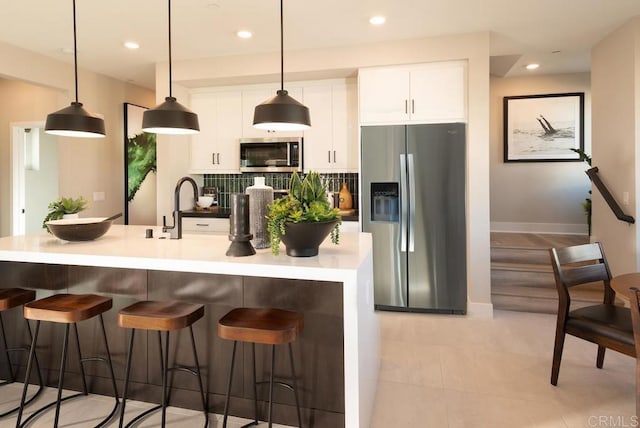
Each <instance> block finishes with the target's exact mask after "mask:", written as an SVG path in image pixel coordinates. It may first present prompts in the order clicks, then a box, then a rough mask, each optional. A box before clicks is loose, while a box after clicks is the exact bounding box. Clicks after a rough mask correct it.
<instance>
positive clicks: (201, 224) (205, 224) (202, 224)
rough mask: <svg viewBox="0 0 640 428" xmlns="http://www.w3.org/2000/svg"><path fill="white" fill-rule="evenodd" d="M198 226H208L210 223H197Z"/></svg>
mask: <svg viewBox="0 0 640 428" xmlns="http://www.w3.org/2000/svg"><path fill="white" fill-rule="evenodd" d="M196 226H201V227H207V226H209V225H208V224H207V223H196Z"/></svg>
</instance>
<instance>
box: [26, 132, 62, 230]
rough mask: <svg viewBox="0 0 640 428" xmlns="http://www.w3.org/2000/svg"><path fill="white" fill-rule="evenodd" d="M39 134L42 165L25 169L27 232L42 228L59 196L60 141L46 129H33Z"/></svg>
mask: <svg viewBox="0 0 640 428" xmlns="http://www.w3.org/2000/svg"><path fill="white" fill-rule="evenodd" d="M33 133H35V134H37V135H38V137H37V138H38V141H39V144H40V167H39V168H38V169H37V170H35V169H26V170H25V174H24V175H25V177H24V179H25V185H24V187H25V225H26V227H25V232H26V233H27V234H30V233H37V232H39V231H41V230H42V220H43V219H44V218H45V216H46V215H47V212H48V209H47V207H48V206H49V202H51V201H53V200H55V199H56V198H58V195H59V194H60V192H59V190H58V141H57V138H56V137H55V136H53V135H49V134H45V132H44V129H42V128H35V129H31V134H33Z"/></svg>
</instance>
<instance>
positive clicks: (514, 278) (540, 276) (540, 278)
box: [491, 269, 556, 289]
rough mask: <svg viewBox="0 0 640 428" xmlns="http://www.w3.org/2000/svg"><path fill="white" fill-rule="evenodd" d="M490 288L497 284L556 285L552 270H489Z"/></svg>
mask: <svg viewBox="0 0 640 428" xmlns="http://www.w3.org/2000/svg"><path fill="white" fill-rule="evenodd" d="M491 284H492V288H493V287H494V286H498V285H508V286H511V287H546V288H553V289H555V287H556V282H555V278H554V277H553V273H552V272H539V271H538V272H536V271H521V270H496V269H492V270H491Z"/></svg>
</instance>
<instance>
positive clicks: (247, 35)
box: [236, 30, 253, 39]
mask: <svg viewBox="0 0 640 428" xmlns="http://www.w3.org/2000/svg"><path fill="white" fill-rule="evenodd" d="M236 35H237V36H238V37H240V38H241V39H250V38H251V36H253V34H252V33H251V31H247V30H240V31H238V32H237V33H236Z"/></svg>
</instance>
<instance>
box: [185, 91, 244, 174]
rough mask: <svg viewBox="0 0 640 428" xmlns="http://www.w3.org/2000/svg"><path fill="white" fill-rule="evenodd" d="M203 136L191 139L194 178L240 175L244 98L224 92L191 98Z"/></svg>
mask: <svg viewBox="0 0 640 428" xmlns="http://www.w3.org/2000/svg"><path fill="white" fill-rule="evenodd" d="M191 110H193V111H194V112H195V113H197V114H198V120H199V122H200V133H198V134H194V135H192V136H191V160H190V170H189V172H190V173H192V174H211V173H214V174H216V173H227V174H234V173H238V172H240V158H239V155H238V150H239V149H238V138H240V136H241V134H242V94H241V92H240V91H221V92H207V93H194V94H191Z"/></svg>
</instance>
